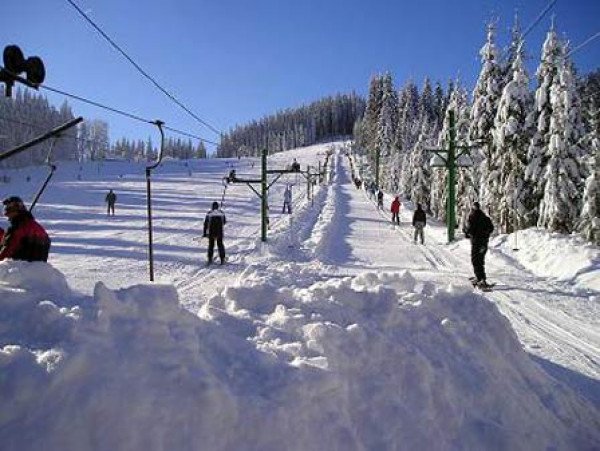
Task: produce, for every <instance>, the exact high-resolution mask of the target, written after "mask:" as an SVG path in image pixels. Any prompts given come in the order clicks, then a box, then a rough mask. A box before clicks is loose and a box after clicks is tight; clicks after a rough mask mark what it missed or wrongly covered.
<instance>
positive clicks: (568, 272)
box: [494, 228, 600, 291]
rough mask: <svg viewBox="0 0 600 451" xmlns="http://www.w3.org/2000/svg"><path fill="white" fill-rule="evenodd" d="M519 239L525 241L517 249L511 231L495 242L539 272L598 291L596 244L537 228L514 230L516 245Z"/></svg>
mask: <svg viewBox="0 0 600 451" xmlns="http://www.w3.org/2000/svg"><path fill="white" fill-rule="evenodd" d="M519 240H523V241H524V242H525V243H526V245H525V246H521V247H520V249H519V251H518V252H513V251H512V248H513V247H514V243H515V237H514V234H510V235H503V236H501V237H499V238H497V239H496V240H495V241H494V244H495V245H496V246H498V247H499V248H500V249H501V250H502V251H503V252H504V253H506V254H509V255H512V256H513V257H514V258H516V259H517V261H518V262H519V263H521V264H522V265H523V266H525V267H526V268H527V269H528V270H530V271H531V272H533V273H534V274H536V275H538V276H543V277H553V278H556V279H557V280H561V281H569V282H572V283H574V284H577V285H580V286H582V287H585V288H591V289H593V290H596V291H600V277H599V276H598V274H597V268H598V267H599V266H600V255H599V253H598V246H594V245H592V244H589V243H587V242H586V241H584V240H583V238H581V237H580V236H576V235H574V236H569V235H562V234H558V233H548V232H547V231H545V230H542V229H536V228H531V229H526V230H520V231H519V232H517V245H518V243H519Z"/></svg>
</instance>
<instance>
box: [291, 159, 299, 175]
mask: <svg viewBox="0 0 600 451" xmlns="http://www.w3.org/2000/svg"><path fill="white" fill-rule="evenodd" d="M292 171H294V172H300V163H298V162H297V161H296V159H295V158H294V161H293V162H292Z"/></svg>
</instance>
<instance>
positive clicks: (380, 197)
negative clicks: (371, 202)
mask: <svg viewBox="0 0 600 451" xmlns="http://www.w3.org/2000/svg"><path fill="white" fill-rule="evenodd" d="M377 208H379V209H380V210H383V191H382V190H379V192H378V193H377Z"/></svg>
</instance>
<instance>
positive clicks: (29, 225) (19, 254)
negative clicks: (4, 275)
mask: <svg viewBox="0 0 600 451" xmlns="http://www.w3.org/2000/svg"><path fill="white" fill-rule="evenodd" d="M3 204H4V216H6V217H7V218H8V221H9V222H10V227H9V228H8V230H7V231H6V233H4V231H2V234H1V235H3V237H2V240H1V241H0V261H1V260H5V259H7V258H12V259H13V260H26V261H30V262H32V261H43V262H45V261H47V260H48V252H49V250H50V238H49V237H48V234H47V233H46V231H45V230H44V228H43V227H42V226H41V225H40V224H39V223H38V222H37V221H36V220H35V219H34V218H33V216H32V214H31V213H30V212H29V211H27V208H25V204H24V203H23V201H22V200H21V198H20V197H17V196H12V197H9V198H7V199H5V200H4V201H3Z"/></svg>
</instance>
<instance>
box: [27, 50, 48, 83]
mask: <svg viewBox="0 0 600 451" xmlns="http://www.w3.org/2000/svg"><path fill="white" fill-rule="evenodd" d="M25 72H26V73H27V81H29V82H31V83H34V84H36V85H39V84H42V83H43V82H44V79H45V78H46V69H45V68H44V63H43V62H42V59H41V58H40V57H39V56H32V57H30V58H27V61H26V62H25Z"/></svg>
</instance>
